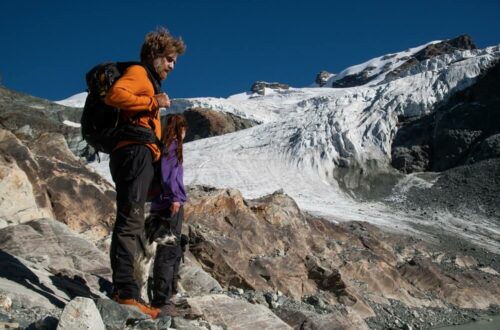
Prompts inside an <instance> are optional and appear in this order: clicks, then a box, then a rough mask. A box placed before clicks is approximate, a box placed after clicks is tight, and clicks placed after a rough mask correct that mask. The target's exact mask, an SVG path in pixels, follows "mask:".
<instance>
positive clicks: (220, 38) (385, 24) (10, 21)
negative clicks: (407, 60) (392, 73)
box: [0, 0, 500, 100]
mask: <svg viewBox="0 0 500 330" xmlns="http://www.w3.org/2000/svg"><path fill="white" fill-rule="evenodd" d="M499 13H500V0H491V1H488V0H482V1H479V0H476V1H457V0H455V1H453V0H433V1H432V0H421V1H355V0H351V1H333V0H331V1H316V0H308V1H294V0H288V1H283V0H275V1H273V0H267V1H266V0H247V1H243V0H227V1H225V0H224V1H223V0H219V1H218V0H213V1H208V0H207V1H202V0H197V1H194V0H193V1H190V0H184V1H180V0H176V1H170V0H164V1H138V0H136V1H104V0H101V1H94V0H86V1H78V2H76V1H2V4H1V5H0V31H1V33H0V45H1V51H0V77H1V80H0V83H1V84H2V85H4V86H6V87H7V88H10V89H13V90H17V91H21V92H25V93H28V94H31V95H35V96H39V97H43V98H47V99H51V100H59V99H64V98H66V97H69V96H71V95H73V94H76V93H79V92H82V91H84V90H85V81H84V76H85V73H86V71H88V70H89V69H90V68H91V67H92V66H93V65H95V64H98V63H100V62H104V61H109V60H116V61H122V60H136V59H138V54H139V49H140V46H141V45H142V41H143V38H144V35H145V34H146V33H147V32H149V31H152V30H154V29H155V28H156V27H157V26H160V25H161V26H165V27H167V28H168V29H169V30H170V31H171V32H172V34H174V35H176V36H182V38H183V39H184V40H185V42H186V44H187V52H186V54H185V55H183V56H182V57H180V58H179V60H178V63H177V67H176V68H175V70H174V71H173V73H172V74H171V76H170V77H169V78H168V79H167V80H166V81H165V83H164V86H163V90H164V91H166V92H167V93H168V94H169V95H170V97H172V98H179V97H196V96H216V97H226V96H229V95H231V94H235V93H239V92H243V91H247V90H249V88H250V86H251V84H252V83H253V82H254V81H256V80H266V81H279V82H283V83H288V84H290V85H292V86H294V87H304V86H308V85H310V84H311V83H312V82H313V81H314V78H315V76H316V74H317V73H318V72H319V71H320V70H327V71H330V72H339V71H341V70H342V69H344V68H346V67H348V66H350V65H354V64H358V63H361V62H364V61H366V60H368V59H370V58H372V57H376V56H380V55H383V54H386V53H391V52H396V51H400V50H404V49H407V48H410V47H414V46H418V45H421V44H423V43H426V42H428V41H432V40H438V39H449V38H453V37H455V36H458V35H460V34H469V35H471V36H472V38H473V39H474V41H475V42H476V44H477V45H478V46H479V47H486V46H491V45H496V44H500V14H499Z"/></svg>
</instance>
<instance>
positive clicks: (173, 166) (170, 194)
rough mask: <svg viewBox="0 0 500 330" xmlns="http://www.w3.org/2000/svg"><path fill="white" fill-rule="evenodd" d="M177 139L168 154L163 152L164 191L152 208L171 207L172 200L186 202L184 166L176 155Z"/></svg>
mask: <svg viewBox="0 0 500 330" xmlns="http://www.w3.org/2000/svg"><path fill="white" fill-rule="evenodd" d="M176 148H177V141H175V140H174V141H173V142H172V143H171V144H170V146H169V148H168V155H166V154H162V156H161V158H160V162H161V185H162V193H161V194H160V196H159V197H158V198H156V199H155V200H154V201H153V202H152V203H151V210H154V211H157V210H163V209H165V208H168V207H170V205H171V204H172V202H180V203H181V205H183V204H184V203H185V202H186V190H185V189H184V168H183V167H182V164H179V161H178V159H177V155H176V152H175V151H176Z"/></svg>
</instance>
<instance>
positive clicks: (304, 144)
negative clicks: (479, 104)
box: [61, 41, 500, 231]
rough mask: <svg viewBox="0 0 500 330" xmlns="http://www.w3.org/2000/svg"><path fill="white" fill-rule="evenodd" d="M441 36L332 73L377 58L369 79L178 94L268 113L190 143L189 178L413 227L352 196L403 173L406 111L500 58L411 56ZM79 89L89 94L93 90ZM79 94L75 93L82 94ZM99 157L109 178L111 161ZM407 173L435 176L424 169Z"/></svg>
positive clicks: (467, 53)
mask: <svg viewBox="0 0 500 330" xmlns="http://www.w3.org/2000/svg"><path fill="white" fill-rule="evenodd" d="M438 43H439V42H438V41H433V42H431V43H428V44H426V45H422V46H419V47H415V48H411V49H409V50H407V51H404V52H400V53H395V54H389V55H385V56H380V57H377V58H375V59H372V60H370V61H367V62H365V63H363V64H360V65H356V66H353V67H350V68H348V69H346V70H344V71H342V72H341V73H339V74H338V75H334V76H332V77H331V78H330V79H331V81H330V82H329V83H327V84H326V86H328V85H330V83H333V82H334V81H340V80H341V79H342V78H345V77H347V76H352V75H356V74H358V73H360V72H366V69H367V68H370V70H369V71H370V72H371V74H372V76H370V77H369V78H370V79H368V82H367V83H366V84H363V85H361V86H355V87H348V88H290V89H288V90H266V93H265V95H257V94H251V93H241V94H237V95H233V96H231V97H228V98H193V99H182V100H174V102H173V105H172V107H171V108H170V109H169V110H168V112H182V111H184V110H185V109H188V108H191V107H203V108H210V109H214V110H217V111H224V112H229V113H234V114H237V115H239V116H241V117H245V118H250V119H253V120H256V121H258V122H261V123H262V124H261V125H258V126H255V127H253V128H250V129H247V130H243V131H239V132H235V133H231V134H227V135H222V136H218V137H213V138H208V139H203V140H198V141H194V142H191V143H187V144H186V146H185V148H186V149H185V154H186V157H185V164H184V166H185V175H186V177H185V181H186V183H187V184H207V185H213V186H216V187H231V188H237V189H239V190H241V191H242V192H243V194H244V195H245V197H250V198H253V197H257V196H261V195H264V194H268V193H271V192H273V191H276V190H280V189H283V190H284V192H285V193H287V194H289V195H290V196H292V197H293V198H294V199H295V200H296V201H297V203H298V204H299V206H300V208H301V209H303V210H305V211H308V212H311V213H314V214H318V215H321V216H324V217H326V218H329V219H331V220H334V221H346V220H363V221H370V222H373V223H376V224H379V225H384V226H386V227H390V228H392V229H395V228H396V227H398V226H399V227H400V229H401V228H405V229H407V230H411V228H410V226H406V225H405V223H411V222H414V221H415V219H414V218H412V219H410V218H408V217H406V216H405V215H401V214H395V213H394V212H391V211H388V209H387V208H386V206H385V205H383V204H381V203H376V202H370V203H369V202H364V203H360V202H359V201H356V200H355V199H353V198H352V192H353V191H355V190H356V189H362V190H365V191H370V190H374V189H376V188H377V187H375V186H373V184H371V182H373V179H374V178H380V177H383V176H384V175H388V176H389V177H391V178H397V177H398V175H400V174H394V173H393V172H394V170H393V169H392V168H391V167H390V165H389V164H390V157H391V143H392V141H393V138H394V135H395V133H396V131H397V129H398V122H399V120H400V119H401V118H409V117H415V116H420V115H423V114H427V113H429V112H432V111H434V110H435V109H436V105H437V104H439V103H440V102H443V101H446V100H447V98H448V97H449V96H450V95H452V94H453V93H455V92H456V91H458V90H462V89H464V88H466V87H468V86H470V85H471V84H473V83H474V82H475V80H476V78H477V77H478V76H479V75H480V74H481V73H482V72H484V71H485V70H486V69H487V68H488V67H490V66H491V65H492V64H493V63H494V62H495V61H497V60H498V59H500V45H497V46H493V47H488V48H485V49H466V50H459V49H455V50H451V51H450V52H445V53H443V54H440V55H439V54H438V55H436V56H431V57H430V58H428V59H425V58H421V60H420V61H417V62H415V61H413V62H412V65H405V66H403V65H404V63H407V62H408V59H409V58H411V57H412V56H413V57H415V56H416V54H419V52H421V51H422V50H423V49H426V47H428V46H429V45H435V44H438ZM402 66H403V67H402ZM389 68H390V70H389ZM398 68H399V69H398ZM396 69H398V70H396ZM390 72H392V74H388V73H390ZM396 73H397V74H396ZM79 97H80V102H81V100H82V99H84V98H83V95H80V96H79ZM71 99H72V102H73V101H75V100H76V99H78V97H76V96H75V97H74V98H71ZM61 102H62V103H64V102H66V101H61ZM68 102H69V101H68ZM72 104H73V105H75V104H77V103H76V102H74V103H72ZM80 104H83V103H80ZM94 166H95V167H96V169H97V170H98V171H99V172H100V173H102V174H104V175H106V176H108V178H109V174H108V169H107V163H106V162H102V163H100V164H97V163H96V164H94ZM403 181H404V182H405V184H410V183H412V184H422V185H429V184H432V182H430V183H429V182H425V181H423V180H421V179H419V177H418V176H409V177H405V178H404V180H403ZM485 226H486V225H485ZM478 231H480V230H479V229H478Z"/></svg>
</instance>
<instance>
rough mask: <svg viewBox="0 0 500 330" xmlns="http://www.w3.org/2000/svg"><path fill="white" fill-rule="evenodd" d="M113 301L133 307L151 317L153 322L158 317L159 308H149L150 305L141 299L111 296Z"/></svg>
mask: <svg viewBox="0 0 500 330" xmlns="http://www.w3.org/2000/svg"><path fill="white" fill-rule="evenodd" d="M113 300H114V301H116V302H117V303H119V304H121V305H128V306H135V307H137V308H138V309H139V310H140V311H141V312H142V313H144V314H147V315H149V316H151V318H152V319H153V320H155V319H156V318H157V317H158V314H160V309H159V308H154V307H151V306H150V305H148V304H146V303H145V302H144V301H142V299H134V298H127V299H122V298H120V297H119V296H117V295H115V296H113Z"/></svg>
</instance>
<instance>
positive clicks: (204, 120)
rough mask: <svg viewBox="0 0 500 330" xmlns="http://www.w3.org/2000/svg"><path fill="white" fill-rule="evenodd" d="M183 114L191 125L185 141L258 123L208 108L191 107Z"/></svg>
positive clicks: (221, 133) (216, 134)
mask: <svg viewBox="0 0 500 330" xmlns="http://www.w3.org/2000/svg"><path fill="white" fill-rule="evenodd" d="M182 114H183V115H184V117H185V118H186V121H187V123H188V126H189V129H188V130H187V132H186V138H185V140H184V141H185V142H190V141H194V140H199V139H204V138H207V137H211V136H218V135H223V134H228V133H232V132H236V131H239V130H242V129H247V128H250V127H253V126H255V125H257V124H258V123H257V122H256V121H254V120H250V119H245V118H241V117H239V116H236V115H233V114H231V113H225V112H221V111H215V110H212V109H206V108H191V109H188V110H185V111H184V112H183V113H182ZM168 117H169V116H168V115H167V116H165V117H163V118H162V123H163V125H165V124H166V121H167V120H168Z"/></svg>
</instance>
